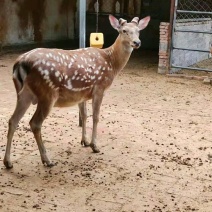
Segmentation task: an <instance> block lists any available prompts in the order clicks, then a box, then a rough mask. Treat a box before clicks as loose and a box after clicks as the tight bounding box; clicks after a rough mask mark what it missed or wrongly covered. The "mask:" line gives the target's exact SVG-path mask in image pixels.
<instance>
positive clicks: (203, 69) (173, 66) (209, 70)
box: [171, 64, 212, 72]
mask: <svg viewBox="0 0 212 212" xmlns="http://www.w3.org/2000/svg"><path fill="white" fill-rule="evenodd" d="M171 67H172V68H180V69H191V70H197V71H208V72H212V69H206V68H195V67H184V66H175V65H173V64H172V65H171Z"/></svg>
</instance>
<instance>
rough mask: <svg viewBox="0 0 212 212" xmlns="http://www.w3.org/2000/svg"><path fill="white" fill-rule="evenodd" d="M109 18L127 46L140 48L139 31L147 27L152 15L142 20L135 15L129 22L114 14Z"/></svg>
mask: <svg viewBox="0 0 212 212" xmlns="http://www.w3.org/2000/svg"><path fill="white" fill-rule="evenodd" d="M109 20H110V23H111V26H112V27H113V28H114V29H116V30H117V31H118V32H119V36H120V38H121V40H122V41H124V42H125V44H126V45H127V46H129V47H132V48H134V49H138V48H139V47H140V45H141V41H140V39H139V32H140V31H141V30H143V29H145V28H146V26H147V25H148V23H149V21H150V16H147V17H145V18H143V19H141V20H140V21H139V18H138V17H135V18H133V19H132V21H131V22H129V23H127V21H126V20H124V19H122V18H120V19H119V20H117V19H116V18H115V17H114V16H112V15H110V16H109Z"/></svg>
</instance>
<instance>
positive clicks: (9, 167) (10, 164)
mask: <svg viewBox="0 0 212 212" xmlns="http://www.w3.org/2000/svg"><path fill="white" fill-rule="evenodd" d="M4 165H5V167H6V168H7V169H12V168H13V164H12V163H11V162H10V161H5V160H4Z"/></svg>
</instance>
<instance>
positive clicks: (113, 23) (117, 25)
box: [109, 15, 120, 30]
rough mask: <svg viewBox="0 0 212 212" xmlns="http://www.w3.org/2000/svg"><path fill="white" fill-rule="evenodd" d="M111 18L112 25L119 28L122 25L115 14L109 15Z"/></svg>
mask: <svg viewBox="0 0 212 212" xmlns="http://www.w3.org/2000/svg"><path fill="white" fill-rule="evenodd" d="M109 20H110V24H111V26H112V27H113V28H114V29H116V30H118V29H119V27H120V25H119V21H118V20H117V19H116V18H115V17H114V16H113V15H109Z"/></svg>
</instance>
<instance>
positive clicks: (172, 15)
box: [168, 0, 175, 70]
mask: <svg viewBox="0 0 212 212" xmlns="http://www.w3.org/2000/svg"><path fill="white" fill-rule="evenodd" d="M174 4H175V0H171V7H170V20H169V23H170V24H169V38H168V55H170V54H171V40H172V32H173V20H174ZM168 59H169V61H168V64H169V67H168V70H169V69H170V65H171V63H170V57H169V58H168Z"/></svg>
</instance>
